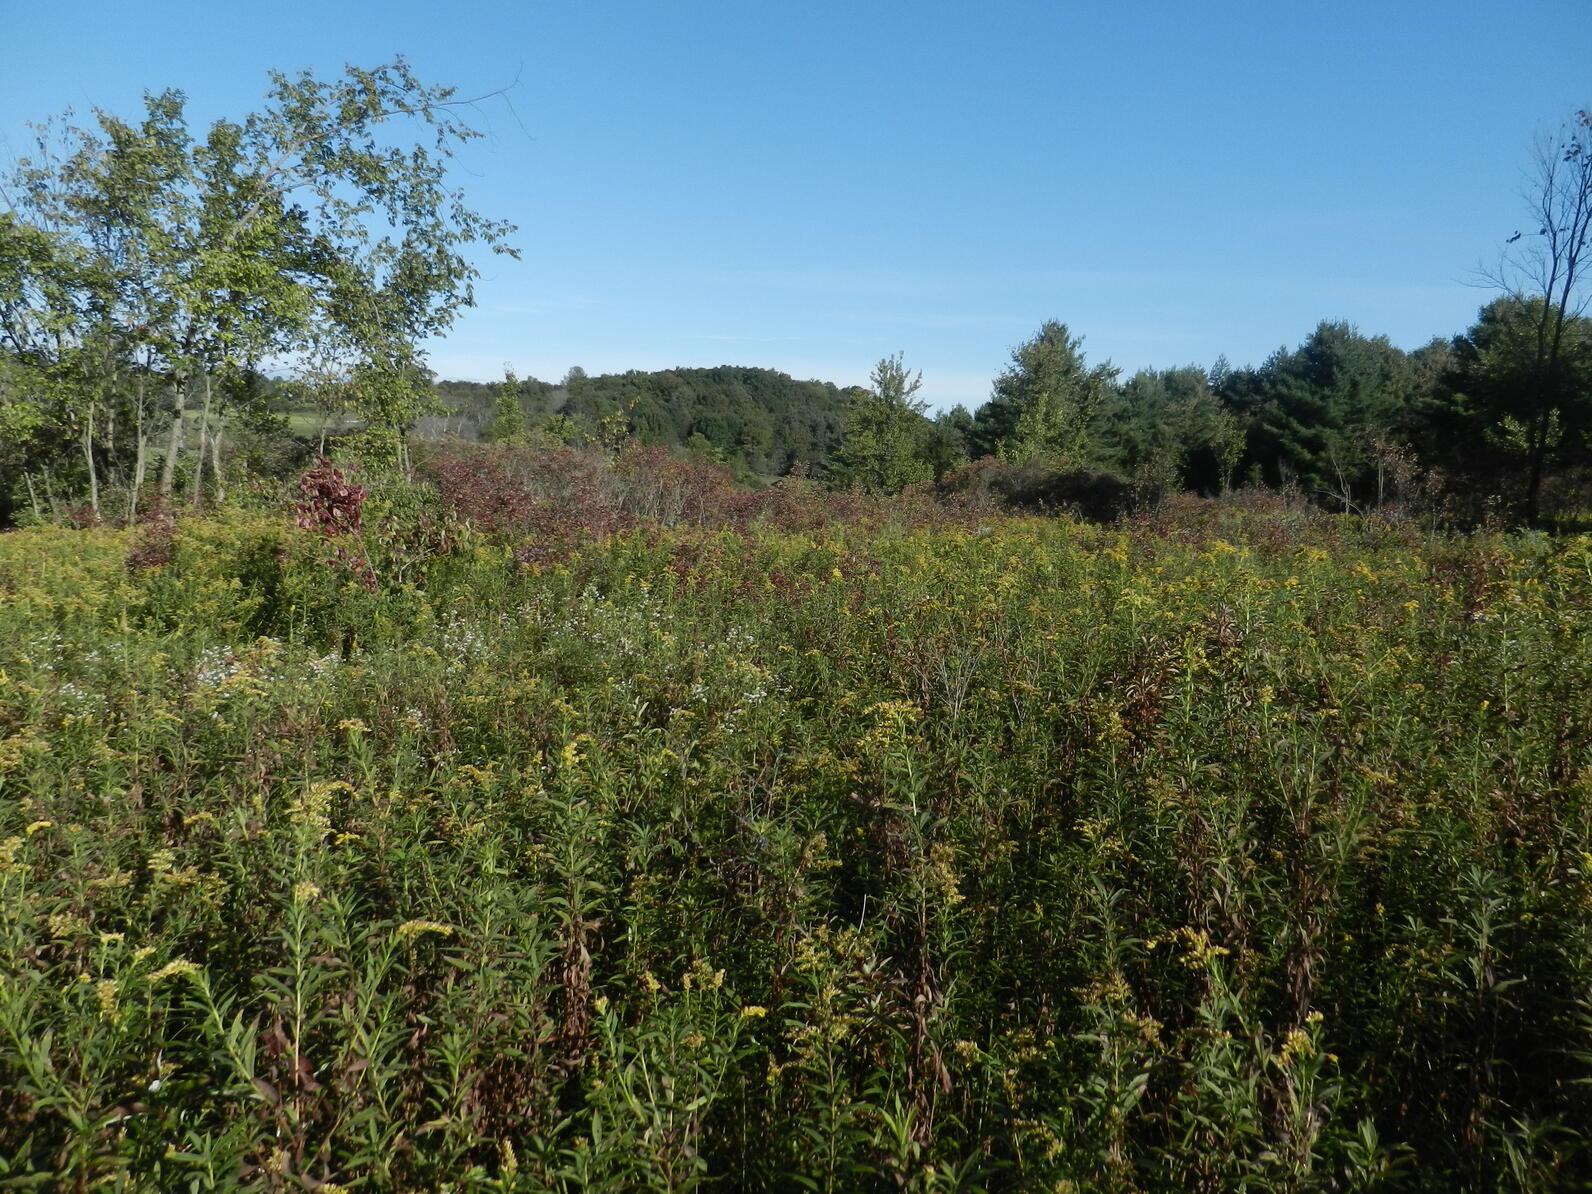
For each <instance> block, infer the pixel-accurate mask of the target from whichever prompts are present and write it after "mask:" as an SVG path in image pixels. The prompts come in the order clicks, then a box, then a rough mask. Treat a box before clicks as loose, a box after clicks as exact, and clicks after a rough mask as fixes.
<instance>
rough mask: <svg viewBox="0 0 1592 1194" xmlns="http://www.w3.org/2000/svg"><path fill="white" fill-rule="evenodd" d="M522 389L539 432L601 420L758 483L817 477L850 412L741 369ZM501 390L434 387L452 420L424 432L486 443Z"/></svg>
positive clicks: (827, 394)
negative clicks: (798, 472)
mask: <svg viewBox="0 0 1592 1194" xmlns="http://www.w3.org/2000/svg"><path fill="white" fill-rule="evenodd" d="M517 385H518V396H519V401H520V406H521V408H522V409H523V410H524V412H525V417H526V421H527V423H528V425H529V426H531V427H533V428H534V427H538V426H543V427H548V428H549V429H552V430H556V431H560V432H561V433H568V432H570V431H574V432H576V433H579V434H584V435H588V436H599V435H601V434H603V431H604V427H605V421H606V425H607V426H608V427H615V426H617V425H618V423H619V422H620V421H621V420H622V421H623V425H624V429H625V430H627V431H628V432H629V433H630V434H632V435H634V436H635V437H636V438H638V439H640V440H641V441H642V442H643V443H645V444H650V445H658V446H678V447H682V448H687V449H689V450H691V451H692V452H693V453H694V454H696V455H699V456H701V457H703V458H706V459H714V460H719V461H722V462H723V463H725V464H727V465H729V466H731V467H732V468H735V469H737V471H742V470H744V471H746V472H750V473H755V474H759V475H762V476H782V475H784V474H785V473H788V472H789V471H790V470H791V468H792V466H794V465H796V464H797V463H804V464H806V465H808V466H809V467H811V468H815V469H816V468H820V467H821V466H822V465H823V463H824V461H826V460H827V459H828V458H829V456H830V455H831V454H832V453H833V452H834V450H835V448H836V447H838V446H839V443H840V436H841V427H842V422H843V411H844V408H845V403H846V391H844V390H842V389H841V388H840V387H838V386H835V385H833V384H832V383H830V382H822V381H797V380H796V379H795V378H793V377H790V376H789V375H787V374H784V373H780V372H779V371H778V370H774V369H754V368H745V367H741V366H735V365H720V366H718V367H717V368H712V369H669V370H664V371H661V372H657V373H644V372H641V371H640V370H631V371H630V372H628V373H608V374H603V375H601V376H598V377H588V376H587V375H586V374H585V372H584V371H583V370H580V369H571V370H570V371H569V374H568V375H567V376H565V378H564V379H563V381H561V382H557V383H553V382H544V381H538V380H536V379H535V378H527V379H524V380H522V381H519V382H518V383H517ZM500 389H501V385H499V384H488V383H481V382H458V381H439V382H437V383H436V390H437V395H438V397H439V398H440V399H441V400H442V403H443V405H444V406H446V407H447V408H448V410H449V412H451V413H448V414H445V415H439V416H436V417H433V418H431V419H428V420H426V421H425V422H424V423H423V424H422V426H421V427H420V428H419V431H420V432H421V434H425V435H433V436H435V435H444V434H452V435H458V436H461V437H463V438H466V439H480V438H485V436H486V434H487V429H488V427H489V426H490V425H491V423H492V419H493V413H494V404H495V403H496V401H497V398H498V394H499V391H500Z"/></svg>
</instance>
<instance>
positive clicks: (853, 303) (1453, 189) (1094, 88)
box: [0, 0, 1592, 405]
mask: <svg viewBox="0 0 1592 1194" xmlns="http://www.w3.org/2000/svg"><path fill="white" fill-rule="evenodd" d="M7 8H8V9H9V11H8V12H7V14H6V17H5V21H4V37H3V40H0V163H4V162H6V161H9V159H10V158H11V157H12V156H14V155H16V154H18V153H21V152H25V149H26V146H27V136H28V134H27V130H26V129H25V127H24V124H25V122H26V121H28V120H30V119H37V118H41V117H44V116H47V115H50V114H53V113H55V112H58V111H60V110H61V109H63V108H65V107H66V106H68V105H73V106H76V107H77V108H78V109H80V110H81V109H85V108H88V107H92V106H99V107H103V108H107V109H110V110H112V111H116V112H118V113H124V114H128V115H131V114H133V113H135V112H136V110H137V106H138V103H139V97H140V96H141V94H142V92H143V91H144V90H145V89H152V90H160V89H162V88H165V87H177V88H180V89H182V90H184V91H186V92H187V93H188V95H189V98H190V112H191V113H192V115H193V116H194V118H195V119H196V120H205V119H209V118H212V117H214V116H219V115H233V116H236V115H241V114H243V113H244V112H247V111H248V110H250V109H251V108H253V107H254V106H256V105H257V104H258V102H259V100H260V97H261V94H262V93H263V91H264V89H265V86H266V72H267V70H269V69H270V68H273V67H275V68H279V69H283V70H288V71H296V70H298V69H301V68H304V67H312V68H314V69H315V70H316V71H317V72H319V73H323V74H334V73H336V72H338V71H339V70H340V69H341V67H342V65H343V64H344V63H345V62H355V63H358V64H361V65H374V64H376V63H378V62H381V61H385V60H387V59H389V58H390V57H392V56H393V55H394V54H395V53H402V54H404V55H406V56H407V57H408V58H409V59H410V61H411V62H412V63H413V65H414V66H415V67H416V69H417V71H418V72H419V73H420V75H421V76H422V78H424V79H426V80H427V81H429V82H438V83H450V84H454V85H456V86H458V87H459V89H460V90H461V92H464V93H467V94H469V93H479V92H488V91H491V90H493V89H495V88H499V87H502V86H504V85H506V84H509V83H511V82H513V81H514V80H515V79H518V83H517V84H516V85H515V86H514V87H513V88H512V90H511V91H510V93H509V101H510V103H511V104H512V107H510V103H505V102H503V101H501V100H496V101H489V102H487V103H486V104H484V105H483V106H482V108H481V109H480V113H479V123H480V125H481V126H482V127H483V128H485V129H486V130H487V131H488V132H489V134H490V135H489V136H488V138H487V139H486V140H485V141H482V142H478V143H476V144H475V145H474V146H472V147H471V148H470V150H469V151H468V154H467V155H466V157H465V158H463V159H462V161H461V170H460V173H459V174H458V176H457V181H458V182H459V183H460V184H461V185H463V186H464V187H465V189H466V190H467V193H468V194H469V196H470V197H471V199H472V200H473V202H474V206H476V207H477V208H478V209H479V210H481V211H483V212H484V213H486V214H488V215H491V216H494V217H498V218H503V219H509V220H512V221H514V222H515V223H517V224H518V225H519V226H520V231H519V233H518V235H517V237H516V243H517V245H518V247H519V248H520V249H521V251H522V253H523V260H522V261H520V262H513V261H510V260H507V259H502V258H498V259H489V260H487V261H486V262H485V263H484V266H483V268H484V273H485V277H484V278H483V280H482V282H481V284H480V285H479V288H478V301H479V305H478V307H477V308H476V309H474V310H470V311H467V312H465V313H464V315H463V316H462V317H461V319H460V322H459V324H458V326H457V328H456V329H455V331H454V332H453V333H452V334H451V335H450V336H449V337H448V338H447V339H446V340H445V341H440V342H438V343H436V344H435V345H433V346H432V363H433V366H434V367H435V368H436V370H437V371H438V373H440V374H441V375H443V376H446V377H468V378H476V379H481V380H488V379H491V378H493V377H496V376H501V372H502V368H503V366H504V364H505V363H508V364H512V365H513V366H514V367H515V368H517V369H518V370H519V371H520V372H521V373H522V374H524V373H529V374H533V375H535V376H538V377H543V378H549V379H555V378H557V377H559V376H561V375H562V374H563V373H564V371H565V370H566V369H567V368H568V367H569V366H571V365H577V364H578V365H581V366H582V367H583V368H585V369H586V370H587V372H589V373H598V372H608V371H614V370H622V369H628V368H641V369H655V368H666V367H670V366H675V365H717V364H744V365H766V366H771V367H774V368H779V369H783V370H785V371H787V372H789V373H792V374H794V375H796V376H797V377H803V378H806V377H816V378H822V379H825V380H832V381H835V382H838V383H841V384H850V383H860V382H865V381H866V379H867V376H868V373H869V370H870V368H871V367H872V365H873V363H874V362H875V361H877V360H878V359H879V358H880V357H881V356H884V355H886V354H889V353H892V352H895V351H901V352H904V353H905V355H906V360H907V363H908V364H909V366H911V367H913V368H918V369H921V370H922V371H923V376H924V389H923V393H924V395H925V396H926V397H928V398H930V399H931V400H932V401H933V402H934V403H935V404H936V405H947V404H949V403H951V402H955V401H963V402H966V403H968V404H969V405H976V404H977V403H978V402H980V401H982V400H983V399H984V398H986V397H987V396H988V390H989V382H990V379H991V377H992V376H993V375H994V374H995V373H996V372H997V371H998V370H999V369H1000V368H1001V366H1002V365H1003V363H1004V362H1005V361H1006V359H1007V357H1008V354H1009V352H1010V350H1011V348H1012V346H1013V345H1015V344H1017V343H1019V342H1020V341H1022V340H1023V339H1025V338H1027V337H1028V336H1029V335H1031V334H1032V333H1033V332H1034V331H1035V330H1036V329H1037V328H1038V326H1039V324H1040V323H1041V322H1042V321H1044V320H1046V319H1050V318H1056V319H1061V320H1063V321H1065V322H1066V323H1068V324H1069V325H1070V326H1071V327H1072V329H1073V330H1074V331H1075V332H1079V333H1082V334H1083V335H1084V336H1085V337H1086V340H1085V351H1086V352H1087V353H1088V355H1089V357H1090V360H1091V361H1094V360H1099V359H1102V358H1106V357H1109V358H1110V359H1111V360H1112V361H1114V362H1115V363H1116V364H1118V365H1120V366H1122V367H1123V368H1124V369H1125V370H1126V371H1129V372H1131V371H1132V370H1133V369H1136V368H1139V367H1142V366H1157V367H1159V366H1171V365H1178V364H1185V363H1189V362H1197V363H1200V364H1209V363H1211V362H1212V361H1213V360H1214V359H1215V358H1216V356H1217V355H1218V354H1219V353H1225V354H1226V355H1227V356H1228V357H1229V358H1230V360H1231V361H1232V362H1233V363H1234V364H1239V365H1241V364H1245V363H1258V362H1259V361H1260V360H1262V359H1264V357H1265V356H1266V355H1267V354H1268V353H1269V352H1270V351H1271V350H1272V349H1274V348H1276V347H1278V346H1279V345H1283V344H1288V345H1293V344H1296V343H1298V342H1299V341H1300V340H1301V339H1302V338H1303V337H1304V336H1305V335H1306V334H1307V333H1308V332H1309V331H1310V330H1311V328H1313V327H1314V326H1315V324H1316V323H1317V322H1318V321H1319V320H1321V319H1326V318H1330V319H1347V320H1350V321H1352V322H1354V323H1355V324H1357V325H1358V326H1359V327H1360V329H1361V330H1362V331H1365V332H1367V333H1385V334H1387V335H1388V336H1390V337H1391V338H1392V339H1393V341H1394V342H1395V343H1396V344H1399V345H1402V346H1404V347H1407V348H1413V347H1416V346H1418V345H1420V344H1422V343H1424V342H1425V341H1427V340H1429V339H1430V338H1431V337H1433V336H1435V335H1443V336H1447V335H1452V334H1453V333H1455V332H1458V331H1461V330H1463V329H1464V327H1465V326H1467V325H1468V324H1469V323H1470V321H1471V320H1472V319H1473V317H1474V315H1475V312H1476V309H1477V308H1478V307H1479V306H1480V305H1481V304H1482V303H1483V302H1484V301H1485V300H1486V298H1487V297H1488V296H1487V294H1486V292H1484V291H1482V290H1479V289H1477V288H1476V287H1475V286H1474V285H1472V284H1471V281H1472V278H1473V275H1474V272H1475V270H1476V268H1477V266H1478V265H1479V264H1482V263H1484V262H1486V261H1490V260H1492V259H1493V258H1495V256H1496V253H1497V250H1498V247H1499V245H1500V243H1501V242H1502V240H1503V238H1504V237H1506V236H1508V235H1509V234H1510V233H1511V232H1513V231H1515V230H1516V229H1517V228H1519V227H1520V226H1521V225H1522V223H1523V222H1524V219H1525V217H1524V216H1523V214H1522V204H1521V201H1520V198H1519V195H1520V192H1521V189H1522V186H1523V183H1524V177H1523V170H1524V166H1525V162H1526V154H1527V150H1528V147H1529V144H1530V142H1531V139H1532V137H1533V135H1534V134H1536V133H1539V132H1541V131H1544V130H1546V129H1548V128H1550V127H1552V126H1554V125H1556V124H1557V123H1558V122H1559V121H1560V120H1562V119H1563V118H1564V117H1565V116H1567V115H1568V114H1569V113H1570V112H1571V111H1572V110H1573V109H1575V108H1577V107H1581V106H1585V105H1587V104H1592V68H1589V67H1588V65H1587V58H1586V49H1587V45H1588V35H1589V34H1592V6H1589V5H1588V3H1587V0H1514V2H1511V3H1494V2H1485V3H1482V2H1477V3H1463V2H1456V0H1447V2H1436V0H1420V2H1414V0H1411V2H1399V0H1392V2H1389V0H1383V2H1381V3H1370V2H1366V0H1346V2H1340V3H1337V4H1332V5H1318V4H1311V5H1304V4H1295V3H1292V2H1289V0H1282V2H1279V0H1269V2H1266V3H1242V4H1239V3H1203V4H1196V3H1188V2H1187V0H1184V2H1182V3H1176V4H1171V3H1160V2H1158V0H1143V2H1141V3H1138V4H1131V5H1129V4H1108V3H1098V2H1092V3H1082V2H1073V3H1040V2H1037V0H1023V2H1015V0H1013V2H1006V3H1002V2H999V0H986V2H985V3H981V4H973V3H969V2H963V3H932V2H925V0H919V2H916V3H910V4H907V3H894V2H891V3H868V2H866V0H852V2H850V3H837V2H832V0H809V2H808V3H800V4H797V3H785V4H781V3H757V2H755V0H736V2H731V0H713V2H693V0H672V2H668V3H664V2H660V0H650V2H631V0H625V2H608V0H558V2H556V3H548V2H544V0H515V2H513V3H501V2H499V3H458V4H455V5H451V6H450V5H443V4H437V3H435V2H428V3H424V4H421V3H410V2H408V0H402V2H398V3H390V2H384V3H339V2H337V0H323V2H322V3H316V4H307V3H303V2H302V0H277V2H275V3H271V4H251V5H218V4H215V3H213V2H209V3H188V2H183V3H179V2H175V0H140V2H139V3H127V2H126V0H120V2H118V3H104V2H102V0H91V2H87V3H77V4H39V3H31V4H23V3H15V4H11V5H8V6H7Z"/></svg>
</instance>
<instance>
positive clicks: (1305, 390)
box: [1221, 322, 1432, 510]
mask: <svg viewBox="0 0 1592 1194" xmlns="http://www.w3.org/2000/svg"><path fill="white" fill-rule="evenodd" d="M1431 380H1432V379H1431V377H1430V375H1429V374H1424V373H1423V372H1422V371H1421V370H1420V369H1418V368H1417V366H1416V364H1415V363H1414V362H1412V361H1411V359H1410V358H1409V356H1408V355H1407V354H1405V353H1404V352H1402V351H1400V350H1399V349H1398V348H1395V347H1394V346H1393V345H1392V344H1391V343H1389V342H1388V339H1387V337H1385V336H1374V337H1367V336H1364V335H1361V334H1360V332H1359V331H1358V330H1357V329H1355V328H1354V327H1352V326H1351V325H1349V324H1347V323H1341V322H1340V323H1331V322H1323V323H1322V324H1320V325H1319V326H1318V327H1317V328H1316V330H1315V331H1314V332H1312V333H1311V334H1310V335H1309V336H1308V337H1307V338H1306V339H1305V341H1304V342H1303V343H1302V344H1301V345H1300V346H1299V347H1298V348H1297V349H1294V350H1292V351H1288V350H1286V349H1278V350H1277V351H1276V352H1275V353H1273V354H1272V356H1271V357H1270V359H1268V360H1267V361H1266V363H1265V364H1264V365H1262V366H1261V367H1260V368H1259V369H1253V370H1238V371H1233V372H1230V373H1229V374H1228V375H1227V376H1226V378H1225V379H1224V381H1223V384H1222V386H1221V397H1222V398H1223V399H1224V400H1225V401H1226V402H1227V403H1228V404H1229V405H1230V406H1231V407H1232V408H1233V409H1234V410H1236V411H1237V412H1238V413H1239V414H1240V415H1242V416H1243V417H1244V418H1246V419H1247V420H1248V421H1249V456H1250V458H1251V459H1252V460H1253V461H1255V462H1256V463H1257V464H1258V465H1259V466H1260V468H1261V469H1262V470H1263V471H1264V474H1265V476H1266V478H1267V479H1268V480H1270V481H1273V482H1276V483H1281V482H1284V481H1292V482H1294V483H1296V484H1298V485H1299V486H1300V487H1301V488H1303V489H1304V490H1305V491H1306V492H1308V493H1310V494H1312V495H1315V496H1317V497H1319V498H1320V499H1321V500H1323V501H1324V502H1326V503H1328V504H1331V505H1335V506H1336V507H1337V508H1338V509H1340V510H1344V509H1353V508H1357V507H1358V505H1359V503H1360V502H1362V501H1365V500H1367V499H1368V498H1369V497H1370V495H1372V494H1374V493H1375V488H1376V453H1375V446H1376V444H1377V443H1378V442H1381V441H1386V440H1397V439H1400V438H1403V437H1404V436H1406V435H1407V434H1408V433H1409V431H1410V427H1411V423H1412V413H1413V411H1414V410H1415V409H1416V408H1417V407H1418V405H1419V404H1420V402H1421V401H1422V400H1423V398H1424V397H1425V396H1426V395H1425V394H1424V393H1423V390H1422V386H1423V383H1424V384H1430V382H1431Z"/></svg>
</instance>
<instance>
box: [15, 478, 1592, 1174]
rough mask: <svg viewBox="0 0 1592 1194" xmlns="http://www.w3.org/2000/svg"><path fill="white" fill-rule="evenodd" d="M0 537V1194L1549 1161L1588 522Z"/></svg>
mask: <svg viewBox="0 0 1592 1194" xmlns="http://www.w3.org/2000/svg"><path fill="white" fill-rule="evenodd" d="M256 505H257V507H258V508H255V509H243V508H239V509H232V510H223V511H221V512H218V513H215V514H210V515H205V516H194V517H187V518H181V519H175V520H174V519H169V518H156V519H155V520H153V521H151V522H149V523H147V524H145V525H143V526H138V527H132V528H125V529H112V528H94V529H85V530H71V529H55V528H35V529H29V530H24V531H18V532H14V533H10V534H6V535H3V536H0V735H3V736H0V1189H41V1190H57V1189H58V1190H101V1189H104V1190H139V1191H143V1190H148V1191H162V1192H169V1191H203V1190H272V1191H286V1190H309V1191H320V1192H322V1194H337V1192H338V1191H386V1190H393V1191H400V1190H401V1191H422V1190H447V1191H459V1192H464V1191H472V1192H475V1191H480V1192H485V1191H521V1192H531V1191H577V1190H594V1191H601V1190H612V1191H621V1190H624V1191H629V1190H658V1191H678V1190H691V1189H707V1190H778V1191H784V1190H790V1191H800V1190H809V1191H871V1190H913V1191H952V1190H967V1191H972V1190H992V1191H994V1190H1046V1191H1064V1190H1065V1191H1113V1192H1115V1191H1121V1192H1126V1191H1189V1190H1194V1191H1231V1190H1251V1191H1285V1190H1286V1191H1302V1190H1340V1189H1341V1190H1372V1189H1386V1190H1412V1191H1428V1190H1429V1191H1451V1190H1476V1191H1483V1190H1487V1191H1491V1190H1522V1191H1525V1190H1581V1189H1587V1188H1589V1186H1592V1152H1589V1151H1588V1146H1589V1144H1592V704H1589V697H1592V684H1589V678H1592V538H1588V537H1580V538H1550V537H1548V536H1545V535H1536V534H1508V533H1503V532H1495V531H1478V532H1475V533H1472V534H1469V535H1464V536H1460V535H1448V534H1440V533H1437V532H1435V531H1433V530H1431V529H1429V528H1421V527H1418V526H1415V525H1413V524H1408V523H1402V522H1398V521H1393V520H1372V519H1364V520H1362V519H1353V518H1348V517H1341V516H1340V517H1326V516H1323V515H1320V514H1318V513H1314V512H1310V511H1306V510H1302V509H1299V508H1295V507H1292V506H1289V505H1287V504H1286V503H1283V502H1281V501H1280V500H1276V499H1269V498H1268V499H1262V498H1259V497H1254V498H1251V499H1249V500H1244V499H1236V500H1232V501H1228V502H1225V503H1220V504H1218V503H1212V502H1197V501H1192V500H1187V499H1179V500H1177V501H1174V502H1173V503H1171V504H1169V505H1167V506H1164V507H1162V508H1161V509H1160V510H1158V511H1155V512H1151V513H1149V514H1146V515H1143V516H1140V517H1138V518H1136V519H1131V520H1128V521H1126V522H1123V523H1120V524H1117V525H1114V526H1094V525H1088V524H1084V523H1080V522H1074V521H1072V520H1069V519H1066V518H1054V519H1038V518H1008V517H997V516H993V515H989V516H979V517H961V516H957V517H951V516H946V517H944V518H938V519H936V518H918V517H908V516H905V515H902V516H895V515H892V514H891V513H890V512H889V510H887V509H884V508H883V507H881V508H880V509H879V510H877V511H874V513H873V514H870V515H869V516H867V517H860V516H859V517H849V518H845V519H834V520H828V521H824V520H810V521H809V522H808V524H806V525H798V524H796V523H793V522H786V523H780V522H778V521H777V520H769V519H766V518H754V519H750V520H746V521H744V522H743V523H741V524H740V525H736V526H733V527H723V526H720V527H714V526H701V525H691V524H690V522H689V520H680V521H679V522H678V523H677V525H674V526H663V525H658V524H647V525H637V526H631V527H627V528H622V529H619V530H617V531H614V532H613V533H604V534H596V535H583V536H574V537H570V538H569V539H567V540H563V541H559V542H557V543H552V544H549V542H547V541H545V540H544V541H536V540H530V541H528V540H526V539H525V538H524V537H516V536H514V535H511V534H507V533H501V532H494V531H489V530H485V529H482V527H481V526H480V525H476V524H471V523H466V522H463V521H461V520H460V519H458V518H457V517H455V516H454V515H451V514H450V513H449V512H448V511H447V510H446V509H444V508H443V507H442V506H440V505H439V504H438V503H437V502H436V500H435V498H434V497H432V496H429V495H428V494H426V493H423V492H420V491H418V490H409V489H405V488H403V487H393V488H391V489H389V490H383V489H381V488H377V489H376V491H375V492H373V493H372V494H371V495H370V497H369V499H368V501H367V502H366V503H365V508H364V517H363V522H362V523H361V524H360V525H361V528H362V529H361V530H360V531H359V532H358V533H357V534H355V533H354V532H353V530H352V524H346V525H345V523H346V520H345V523H340V522H339V521H338V519H339V518H340V517H341V515H339V514H338V513H337V511H336V509H335V508H334V507H335V502H332V503H331V504H330V505H327V504H325V503H323V505H322V507H320V512H319V516H318V517H319V521H317V516H315V512H314V511H311V516H310V517H308V518H306V519H304V521H307V522H309V523H310V524H311V525H309V526H296V525H295V524H294V516H293V513H292V511H291V510H284V509H281V508H271V507H270V506H269V504H265V503H256Z"/></svg>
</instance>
